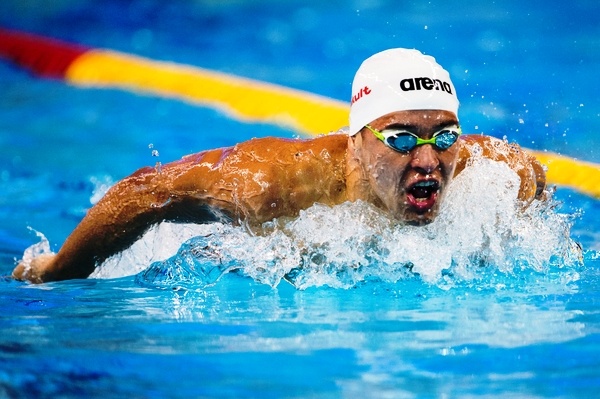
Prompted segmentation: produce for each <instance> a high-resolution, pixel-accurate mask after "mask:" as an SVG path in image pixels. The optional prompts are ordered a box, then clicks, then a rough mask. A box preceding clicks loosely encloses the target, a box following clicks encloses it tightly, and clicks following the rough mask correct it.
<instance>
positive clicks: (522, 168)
mask: <svg viewBox="0 0 600 399" xmlns="http://www.w3.org/2000/svg"><path fill="white" fill-rule="evenodd" d="M459 143H460V145H461V148H460V152H459V155H458V161H457V164H456V171H455V173H454V174H455V175H457V174H459V173H460V172H461V171H462V170H463V169H464V168H465V167H466V165H467V162H468V160H469V159H471V158H472V157H473V156H475V154H476V153H477V152H478V151H479V149H481V155H483V156H484V157H486V158H489V159H492V160H494V161H501V162H505V163H506V164H507V165H508V166H509V167H510V168H511V169H513V170H514V171H515V172H516V173H517V174H518V175H519V177H520V178H521V185H520V187H519V195H518V198H519V200H521V201H523V202H524V203H525V204H529V203H531V201H533V199H541V198H543V196H544V189H545V188H546V172H545V171H544V168H543V167H542V165H541V164H540V162H539V161H538V160H537V159H536V158H535V157H534V156H533V155H531V154H529V153H528V152H527V151H525V150H523V149H522V148H521V147H519V146H518V145H517V144H512V143H511V144H509V143H506V142H505V141H503V140H500V139H497V138H494V137H490V136H483V135H463V136H461V140H460V141H459Z"/></svg>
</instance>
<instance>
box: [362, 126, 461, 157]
mask: <svg viewBox="0 0 600 399" xmlns="http://www.w3.org/2000/svg"><path fill="white" fill-rule="evenodd" d="M365 127H366V128H367V129H369V130H370V131H371V132H373V134H374V135H375V137H377V138H378V139H379V140H381V141H383V143H384V144H385V145H387V146H388V147H390V148H391V149H392V150H395V151H398V152H403V153H407V152H410V151H411V150H412V149H414V148H415V147H417V146H419V145H423V144H432V145H434V146H435V147H436V148H437V149H438V150H447V149H448V148H450V147H451V146H452V144H454V143H456V140H458V136H460V135H461V134H462V131H461V130H460V127H458V126H451V127H447V128H444V129H442V130H440V131H437V132H435V133H434V134H433V136H432V137H431V138H430V139H422V138H420V137H419V136H417V135H416V134H414V133H411V132H409V131H406V130H400V129H384V130H383V131H381V132H380V131H379V130H376V129H373V128H372V127H371V126H369V125H365Z"/></svg>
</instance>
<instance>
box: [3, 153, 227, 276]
mask: <svg viewBox="0 0 600 399" xmlns="http://www.w3.org/2000/svg"><path fill="white" fill-rule="evenodd" d="M194 161H196V160H195V159H192V158H190V159H188V160H185V159H184V160H182V161H180V162H177V163H174V164H172V165H165V166H164V168H163V170H162V171H161V173H158V172H157V171H156V170H155V169H154V168H144V169H141V170H139V171H138V172H136V173H134V174H133V175H131V176H129V177H127V178H125V179H123V180H121V181H120V182H118V183H117V184H115V186H113V187H112V188H111V189H110V190H109V191H108V192H107V193H106V194H105V196H104V197H103V198H102V199H101V200H100V201H99V202H98V203H97V204H96V205H95V206H93V207H92V208H91V209H90V210H89V211H88V213H87V214H86V216H85V217H84V218H83V219H82V221H81V222H80V223H79V225H78V226H77V227H76V228H75V230H73V232H72V233H71V235H70V236H69V237H68V238H67V239H66V241H65V242H64V244H63V246H62V248H61V249H60V250H59V251H58V253H57V254H56V255H53V254H46V255H43V256H40V257H37V258H35V259H33V260H32V261H31V262H30V264H28V265H25V264H24V263H23V262H21V263H20V264H19V265H17V267H16V268H15V270H14V271H13V277H14V278H16V279H19V280H29V281H31V282H35V283H42V282H47V281H56V280H66V279H73V278H86V277H88V276H89V275H90V274H91V273H92V272H93V271H94V269H95V267H96V265H98V264H100V263H101V262H102V261H104V260H106V259H107V258H109V257H110V256H112V255H114V254H116V253H118V252H120V251H122V250H124V249H126V248H128V247H129V246H131V244H133V243H134V242H135V241H136V240H137V239H138V238H140V237H141V236H142V235H143V233H144V232H145V231H146V230H147V229H148V228H149V227H150V226H152V225H153V224H156V223H159V222H161V221H163V220H175V221H194V222H201V221H202V220H201V219H203V218H206V220H208V219H211V220H215V216H214V215H215V214H213V213H211V211H210V205H211V204H210V203H209V202H210V201H205V200H203V198H202V196H201V195H199V196H196V195H195V194H196V193H201V192H202V191H204V190H205V189H206V185H207V184H210V182H207V181H205V180H203V179H195V176H194V170H193V169H194V168H193V167H192V165H193V162H194ZM182 181H183V182H185V187H183V188H184V189H185V190H181V187H179V186H180V185H182V183H180V182H182ZM219 205H221V204H219ZM220 209H221V210H222V211H223V213H222V214H227V210H228V209H227V206H226V204H225V205H223V206H220ZM206 220H204V221H206Z"/></svg>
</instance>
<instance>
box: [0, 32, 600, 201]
mask: <svg viewBox="0 0 600 399" xmlns="http://www.w3.org/2000/svg"><path fill="white" fill-rule="evenodd" d="M0 57H3V58H7V59H9V60H12V61H14V62H15V63H17V64H19V65H21V66H22V67H25V68H28V69H30V70H32V71H33V72H34V73H36V74H38V75H41V76H44V77H52V78H59V79H64V80H65V81H66V82H67V83H69V84H72V85H75V86H79V87H110V88H119V89H124V90H131V91H135V92H142V93H147V94H151V95H157V96H163V97H170V98H176V99H181V100H184V101H187V102H191V103H194V104H199V105H202V106H206V107H211V108H215V109H218V110H221V111H222V112H224V113H225V114H227V115H228V116H229V117H231V118H234V119H236V120H241V121H247V122H260V123H271V124H276V125H280V126H285V127H288V128H291V129H293V130H295V131H298V132H299V133H301V134H306V135H317V134H322V133H327V132H329V131H335V130H337V129H338V128H340V127H342V126H345V125H347V123H348V110H349V104H348V103H346V102H343V101H339V100H334V99H331V98H327V97H324V96H319V95H316V94H313V93H308V92H305V91H301V90H296V89H290V88H286V87H282V86H278V85H275V84H270V83H264V82H260V81H256V80H252V79H247V78H241V77H238V76H233V75H228V74H224V73H219V72H215V71H211V70H207V69H202V68H198V67H192V66H187V65H180V64H175V63H171V62H161V61H154V60H150V59H146V58H142V57H137V56H133V55H128V54H124V53H119V52H116V51H111V50H102V49H92V48H87V47H84V46H79V45H73V44H68V43H63V42H60V41H56V40H53V39H48V38H45V37H40V36H36V35H31V34H27V33H23V32H16V31H9V30H5V29H0ZM527 151H530V152H531V153H532V154H533V155H534V156H536V157H537V158H538V159H539V160H540V162H542V163H543V164H545V165H547V166H548V173H547V180H548V182H549V183H550V184H558V185H562V186H568V187H571V188H573V189H575V190H577V191H579V192H582V193H584V194H587V195H590V196H593V197H595V198H600V165H598V164H594V163H589V162H582V161H578V160H575V159H572V158H569V157H565V156H561V155H558V154H555V153H552V152H543V151H531V150H527Z"/></svg>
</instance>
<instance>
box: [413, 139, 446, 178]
mask: <svg viewBox="0 0 600 399" xmlns="http://www.w3.org/2000/svg"><path fill="white" fill-rule="evenodd" d="M411 155H412V159H411V162H410V165H411V166H412V167H413V168H414V169H416V170H417V171H418V172H419V173H423V174H426V175H428V174H430V173H432V172H433V171H434V170H435V169H436V168H437V167H438V166H439V165H440V161H439V159H438V156H437V152H436V151H435V149H434V148H433V146H432V145H431V144H423V145H420V146H418V147H417V148H415V149H414V150H413V151H412V154H411Z"/></svg>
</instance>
